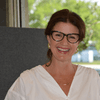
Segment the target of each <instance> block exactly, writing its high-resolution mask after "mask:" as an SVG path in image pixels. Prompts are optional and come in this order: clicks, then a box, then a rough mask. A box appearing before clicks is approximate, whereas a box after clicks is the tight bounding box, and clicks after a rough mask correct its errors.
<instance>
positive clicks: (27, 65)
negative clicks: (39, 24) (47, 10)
mask: <svg viewBox="0 0 100 100" xmlns="http://www.w3.org/2000/svg"><path fill="white" fill-rule="evenodd" d="M44 31H45V30H44V29H32V28H8V27H4V26H0V100H4V97H5V95H6V93H7V91H8V89H9V88H10V87H11V85H12V84H13V82H14V81H15V80H16V79H17V78H18V77H19V75H20V73H22V72H23V71H24V70H26V69H31V68H32V67H34V66H37V65H42V64H44V63H46V62H47V56H46V54H47V50H48V47H47V40H46V37H45V35H44Z"/></svg>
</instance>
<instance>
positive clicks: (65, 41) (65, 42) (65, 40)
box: [61, 36, 69, 45]
mask: <svg viewBox="0 0 100 100" xmlns="http://www.w3.org/2000/svg"><path fill="white" fill-rule="evenodd" d="M61 42H62V44H63V45H67V44H68V43H69V42H68V40H67V37H66V36H64V38H63V40H62V41H61Z"/></svg>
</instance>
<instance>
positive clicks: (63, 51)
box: [57, 47, 70, 54]
mask: <svg viewBox="0 0 100 100" xmlns="http://www.w3.org/2000/svg"><path fill="white" fill-rule="evenodd" d="M57 50H58V52H59V53H62V54H66V53H68V52H69V50H70V49H69V48H63V47H57Z"/></svg>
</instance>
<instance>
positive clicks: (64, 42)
mask: <svg viewBox="0 0 100 100" xmlns="http://www.w3.org/2000/svg"><path fill="white" fill-rule="evenodd" d="M45 35H46V36H47V40H48V44H49V46H48V47H49V50H48V53H47V55H48V58H49V59H50V61H49V62H48V63H47V64H44V65H38V66H36V67H34V68H32V69H30V70H26V71H24V72H23V73H22V74H21V75H20V77H19V78H18V79H17V80H16V81H15V83H14V84H13V85H12V87H11V88H10V89H9V91H8V93H7V95H6V97H5V100H100V78H99V75H98V73H97V72H96V71H95V70H93V69H90V68H86V67H83V66H80V65H74V64H72V62H71V58H72V55H73V54H74V53H75V52H76V51H77V47H78V45H79V43H80V42H81V41H82V40H83V38H84V37H85V24H84V22H83V20H82V19H81V18H80V16H79V15H77V14H76V13H74V12H70V11H69V10H68V9H63V10H60V11H57V12H56V13H54V14H53V15H52V17H51V19H50V21H49V23H48V25H47V28H46V30H45Z"/></svg>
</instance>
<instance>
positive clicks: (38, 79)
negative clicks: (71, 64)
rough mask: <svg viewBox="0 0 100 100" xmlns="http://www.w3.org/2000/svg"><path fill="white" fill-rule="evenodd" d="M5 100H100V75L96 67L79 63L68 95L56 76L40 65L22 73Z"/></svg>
mask: <svg viewBox="0 0 100 100" xmlns="http://www.w3.org/2000/svg"><path fill="white" fill-rule="evenodd" d="M4 100H100V77H99V75H98V73H97V72H96V71H95V70H94V69H91V68H86V67H83V66H80V65H78V68H77V71H76V73H75V76H74V79H73V81H72V84H71V87H70V90H69V93H68V95H66V94H65V93H64V92H63V90H62V89H61V88H60V86H59V85H58V83H57V82H56V81H55V80H54V78H53V77H52V76H51V75H50V74H49V73H48V72H47V71H46V70H45V69H44V68H43V67H42V66H41V65H38V66H36V67H34V68H32V69H30V70H26V71H24V72H23V73H21V75H20V77H19V78H18V79H17V80H16V81H15V82H14V84H13V85H12V86H11V88H10V89H9V91H8V93H7V95H6V97H5V99H4Z"/></svg>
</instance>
